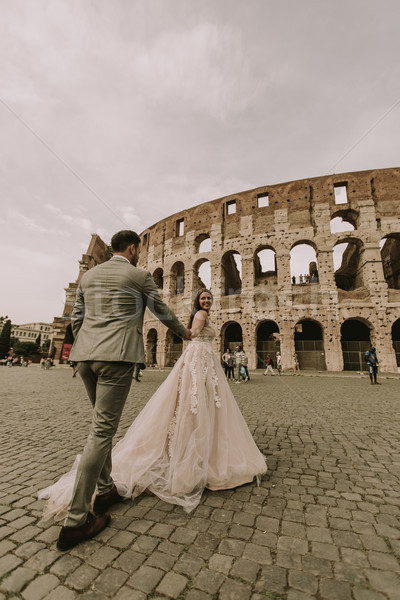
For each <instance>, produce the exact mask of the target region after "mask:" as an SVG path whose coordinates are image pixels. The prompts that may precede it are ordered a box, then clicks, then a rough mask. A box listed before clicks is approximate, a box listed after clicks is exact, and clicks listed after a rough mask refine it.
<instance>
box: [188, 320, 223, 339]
mask: <svg viewBox="0 0 400 600" xmlns="http://www.w3.org/2000/svg"><path fill="white" fill-rule="evenodd" d="M216 333H217V332H216V331H215V329H214V327H213V326H212V325H211V324H210V323H208V325H204V327H203V329H202V330H201V331H200V333H199V335H198V336H196V337H195V338H193V339H194V340H201V341H205V342H212V341H213V339H214V338H215V336H216Z"/></svg>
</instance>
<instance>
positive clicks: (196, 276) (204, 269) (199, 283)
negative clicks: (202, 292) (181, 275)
mask: <svg viewBox="0 0 400 600" xmlns="http://www.w3.org/2000/svg"><path fill="white" fill-rule="evenodd" d="M210 287H211V263H210V261H209V260H206V259H205V258H203V259H200V260H198V261H197V262H196V263H195V265H194V267H193V290H194V291H196V290H199V289H200V288H207V289H210Z"/></svg>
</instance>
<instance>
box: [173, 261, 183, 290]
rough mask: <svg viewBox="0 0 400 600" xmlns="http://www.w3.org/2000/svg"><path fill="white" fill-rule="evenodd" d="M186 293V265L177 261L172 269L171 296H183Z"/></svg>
mask: <svg viewBox="0 0 400 600" xmlns="http://www.w3.org/2000/svg"><path fill="white" fill-rule="evenodd" d="M184 291H185V265H184V264H183V262H181V261H177V262H176V263H174V264H173V265H172V268H171V294H176V295H178V294H183V293H184Z"/></svg>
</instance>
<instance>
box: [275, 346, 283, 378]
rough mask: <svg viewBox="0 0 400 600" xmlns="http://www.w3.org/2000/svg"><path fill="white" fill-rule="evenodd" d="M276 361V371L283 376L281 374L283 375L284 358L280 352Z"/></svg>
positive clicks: (276, 356)
mask: <svg viewBox="0 0 400 600" xmlns="http://www.w3.org/2000/svg"><path fill="white" fill-rule="evenodd" d="M275 361H276V370H277V371H278V375H279V376H281V374H282V356H281V353H280V352H277V353H276V355H275Z"/></svg>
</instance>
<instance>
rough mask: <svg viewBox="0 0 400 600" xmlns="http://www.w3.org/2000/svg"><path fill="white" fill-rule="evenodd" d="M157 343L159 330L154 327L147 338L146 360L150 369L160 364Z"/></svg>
mask: <svg viewBox="0 0 400 600" xmlns="http://www.w3.org/2000/svg"><path fill="white" fill-rule="evenodd" d="M157 341H158V333H157V329H155V328H154V327H152V328H151V329H150V330H149V332H148V333H147V337H146V359H147V364H148V366H149V367H152V366H154V365H156V364H157V363H158V361H157Z"/></svg>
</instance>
